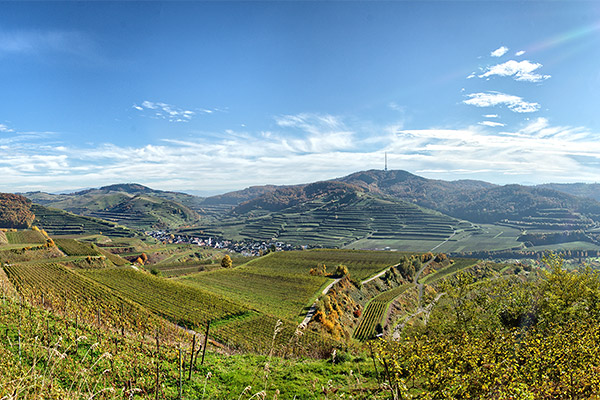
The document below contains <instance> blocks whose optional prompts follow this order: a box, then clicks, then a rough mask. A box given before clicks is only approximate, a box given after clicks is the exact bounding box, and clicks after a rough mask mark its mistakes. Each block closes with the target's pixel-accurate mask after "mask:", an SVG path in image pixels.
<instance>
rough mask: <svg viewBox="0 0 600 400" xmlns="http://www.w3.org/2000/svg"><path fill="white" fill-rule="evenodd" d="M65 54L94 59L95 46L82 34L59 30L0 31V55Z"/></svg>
mask: <svg viewBox="0 0 600 400" xmlns="http://www.w3.org/2000/svg"><path fill="white" fill-rule="evenodd" d="M44 53H66V54H72V55H77V56H84V57H87V58H90V57H95V53H96V46H95V44H94V42H93V41H92V40H91V39H90V38H89V37H88V35H86V34H85V33H83V32H77V31H61V30H13V31H7V30H0V55H2V54H29V55H36V54H44Z"/></svg>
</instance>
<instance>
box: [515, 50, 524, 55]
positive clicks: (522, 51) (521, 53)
mask: <svg viewBox="0 0 600 400" xmlns="http://www.w3.org/2000/svg"><path fill="white" fill-rule="evenodd" d="M523 54H525V50H519V51H517V52H516V53H515V56H517V57H519V56H522V55H523Z"/></svg>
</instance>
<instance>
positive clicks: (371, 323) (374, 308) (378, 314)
mask: <svg viewBox="0 0 600 400" xmlns="http://www.w3.org/2000/svg"><path fill="white" fill-rule="evenodd" d="M411 286H413V285H412V284H404V285H401V286H397V287H395V288H393V289H390V290H388V291H385V292H383V293H381V294H379V295H377V296H375V297H374V298H373V299H372V300H371V301H370V302H369V304H367V307H366V308H365V311H364V312H363V315H362V318H361V320H360V322H359V324H358V326H357V327H356V329H355V330H354V335H353V336H354V338H355V339H358V340H361V341H362V340H367V339H371V338H373V337H374V336H375V334H376V328H377V324H380V323H382V321H383V317H384V316H385V314H386V312H387V310H388V308H389V305H390V303H391V302H392V301H393V300H394V299H395V298H396V297H398V296H400V295H401V294H402V293H404V292H405V291H406V290H407V289H408V288H410V287H411Z"/></svg>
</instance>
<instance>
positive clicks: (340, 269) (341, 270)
mask: <svg viewBox="0 0 600 400" xmlns="http://www.w3.org/2000/svg"><path fill="white" fill-rule="evenodd" d="M348 273H349V272H348V267H347V266H345V265H344V264H339V265H338V266H337V267H335V274H336V275H337V276H346V275H348Z"/></svg>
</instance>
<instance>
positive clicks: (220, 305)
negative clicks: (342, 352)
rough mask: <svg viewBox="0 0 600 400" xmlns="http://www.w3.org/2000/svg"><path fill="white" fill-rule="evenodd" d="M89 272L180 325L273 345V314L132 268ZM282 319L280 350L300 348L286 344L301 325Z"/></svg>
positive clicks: (239, 345)
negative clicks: (289, 346) (207, 326)
mask: <svg viewBox="0 0 600 400" xmlns="http://www.w3.org/2000/svg"><path fill="white" fill-rule="evenodd" d="M84 274H85V275H86V276H87V277H90V278H92V279H94V280H95V281H97V282H100V283H102V284H104V285H106V286H107V287H109V288H111V289H112V290H115V291H116V292H118V293H120V294H121V295H123V296H125V297H127V298H130V299H132V300H133V301H135V302H136V303H138V304H140V305H142V306H144V307H145V308H146V309H148V310H150V311H152V312H154V313H156V314H158V315H160V316H163V317H165V318H167V319H168V320H170V321H172V322H174V323H177V324H178V325H181V326H186V327H190V328H196V329H200V330H202V329H204V326H205V325H206V323H207V322H208V321H211V324H212V326H213V328H211V332H212V334H211V336H212V337H215V338H216V339H218V340H219V341H220V342H222V343H224V344H226V345H228V346H229V347H231V348H234V349H240V350H242V349H243V350H248V351H254V352H259V353H264V352H268V351H269V349H270V346H271V345H272V342H273V333H274V329H275V325H276V323H277V321H278V318H276V317H274V316H270V315H267V314H264V313H260V312H257V311H254V310H252V309H250V308H247V307H245V306H242V305H239V304H237V303H235V302H232V301H231V300H228V299H225V298H223V297H220V296H216V295H214V294H212V293H209V292H206V291H204V290H201V289H198V288H194V287H190V286H187V285H183V284H180V283H177V282H174V281H172V280H166V279H161V278H156V277H153V276H151V275H147V274H144V273H141V272H137V271H134V270H132V269H123V268H112V269H104V270H93V271H92V270H88V271H86V272H85V273H84ZM282 321H283V322H282V327H281V329H282V331H281V334H280V335H278V338H276V343H275V344H276V346H277V348H278V349H279V350H280V351H284V349H285V351H298V350H299V349H296V350H293V349H289V348H287V347H286V346H287V345H288V344H289V341H290V340H292V339H294V337H295V336H294V333H295V330H296V327H297V323H295V322H288V321H285V319H282ZM298 340H299V341H300V342H301V343H305V345H306V347H307V348H310V347H311V346H313V347H314V349H313V351H317V350H319V349H321V350H322V351H325V350H324V348H325V347H326V348H328V349H330V348H331V345H332V344H331V342H328V341H326V340H323V339H322V338H320V337H319V336H318V335H316V334H313V333H308V332H307V333H306V335H302V337H301V338H298ZM321 350H319V351H321Z"/></svg>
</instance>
